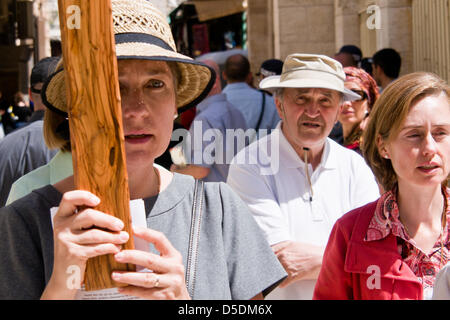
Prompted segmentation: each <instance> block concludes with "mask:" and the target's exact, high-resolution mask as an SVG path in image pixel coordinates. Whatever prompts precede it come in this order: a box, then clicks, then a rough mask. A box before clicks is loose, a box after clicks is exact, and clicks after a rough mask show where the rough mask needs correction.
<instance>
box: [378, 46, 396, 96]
mask: <svg viewBox="0 0 450 320" xmlns="http://www.w3.org/2000/svg"><path fill="white" fill-rule="evenodd" d="M401 66H402V58H401V57H400V54H399V53H398V52H397V51H395V50H394V49H392V48H386V49H382V50H380V51H378V52H376V53H375V54H374V55H373V57H372V67H373V68H372V75H373V78H374V79H375V81H376V82H377V84H378V85H379V86H380V87H381V89H382V90H383V89H385V88H386V87H387V86H388V85H389V84H390V83H391V82H392V81H394V80H395V79H397V78H398V76H399V74H400V68H401Z"/></svg>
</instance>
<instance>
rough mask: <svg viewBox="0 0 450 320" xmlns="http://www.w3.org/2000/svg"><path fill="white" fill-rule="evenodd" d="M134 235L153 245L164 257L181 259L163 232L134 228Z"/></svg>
mask: <svg viewBox="0 0 450 320" xmlns="http://www.w3.org/2000/svg"><path fill="white" fill-rule="evenodd" d="M133 235H135V236H137V237H139V238H142V239H144V240H145V241H147V242H150V243H153V245H154V246H155V249H156V250H158V252H159V253H161V255H162V256H169V257H177V258H178V257H179V258H181V256H180V253H179V252H178V251H177V250H176V249H175V248H174V247H173V246H172V243H170V241H169V240H168V239H167V237H166V236H165V235H164V234H163V233H162V232H159V231H156V230H152V229H148V228H143V227H137V226H133Z"/></svg>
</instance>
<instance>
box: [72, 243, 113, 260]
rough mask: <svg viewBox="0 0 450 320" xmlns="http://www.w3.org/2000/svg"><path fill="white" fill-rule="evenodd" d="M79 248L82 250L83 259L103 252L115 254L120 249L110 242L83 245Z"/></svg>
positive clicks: (103, 253) (100, 254)
mask: <svg viewBox="0 0 450 320" xmlns="http://www.w3.org/2000/svg"><path fill="white" fill-rule="evenodd" d="M80 250H81V251H82V255H83V258H84V259H90V258H94V257H97V256H102V255H105V254H116V253H117V252H119V251H120V246H119V245H115V244H112V243H102V244H96V245H84V246H82V248H80ZM81 251H80V252H81Z"/></svg>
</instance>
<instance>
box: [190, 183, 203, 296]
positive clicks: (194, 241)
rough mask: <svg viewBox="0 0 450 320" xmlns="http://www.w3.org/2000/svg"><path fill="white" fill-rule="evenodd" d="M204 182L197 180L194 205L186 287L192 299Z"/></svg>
mask: <svg viewBox="0 0 450 320" xmlns="http://www.w3.org/2000/svg"><path fill="white" fill-rule="evenodd" d="M203 188H204V182H203V181H201V180H197V179H196V180H195V188H194V200H193V204H192V219H191V231H190V236H189V247H188V256H187V266H186V286H187V290H188V293H189V296H190V297H191V299H194V292H195V278H196V273H197V256H198V245H199V240H200V227H201V222H202V211H203Z"/></svg>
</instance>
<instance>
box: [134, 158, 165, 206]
mask: <svg viewBox="0 0 450 320" xmlns="http://www.w3.org/2000/svg"><path fill="white" fill-rule="evenodd" d="M159 181H160V178H159V177H158V174H157V171H156V169H154V167H153V162H151V163H149V164H148V165H146V166H142V164H141V165H139V166H136V168H133V167H132V166H130V167H129V168H128V185H129V190H130V199H143V198H148V197H152V196H155V195H157V194H158V193H159V189H160V182H159Z"/></svg>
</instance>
